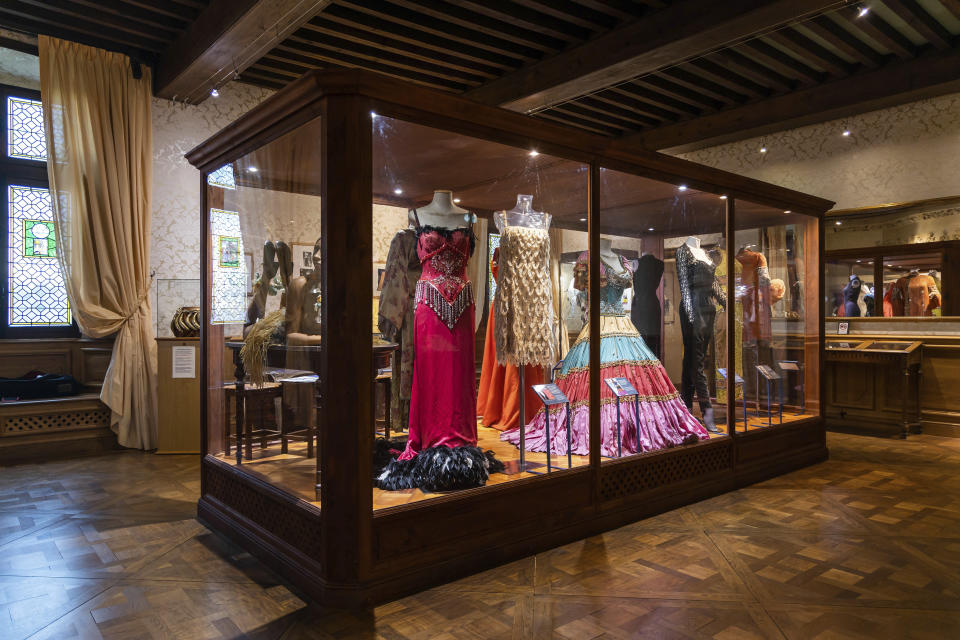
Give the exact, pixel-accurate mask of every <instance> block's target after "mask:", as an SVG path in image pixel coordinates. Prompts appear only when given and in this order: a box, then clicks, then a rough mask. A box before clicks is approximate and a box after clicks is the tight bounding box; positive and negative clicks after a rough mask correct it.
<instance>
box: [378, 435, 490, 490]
mask: <svg viewBox="0 0 960 640" xmlns="http://www.w3.org/2000/svg"><path fill="white" fill-rule="evenodd" d="M380 446H385V445H380ZM374 466H375V468H376V464H375V465H374ZM505 469H506V467H504V465H503V463H502V462H500V461H499V460H497V458H496V456H495V455H494V454H493V451H484V450H483V449H481V448H480V447H444V446H439V447H428V448H426V449H424V450H422V451H420V452H419V453H418V454H417V455H416V456H415V457H413V458H411V459H410V460H397V459H393V460H391V461H390V462H388V463H387V465H386V466H385V467H383V470H382V471H381V472H380V473H379V474H377V475H376V476H375V477H374V479H373V485H374V486H375V487H377V488H379V489H383V490H385V491H398V490H400V489H422V490H424V491H455V490H458V489H473V488H475V487H482V486H483V485H485V484H486V483H487V479H488V478H489V477H490V474H491V473H501V472H503V471H504V470H505Z"/></svg>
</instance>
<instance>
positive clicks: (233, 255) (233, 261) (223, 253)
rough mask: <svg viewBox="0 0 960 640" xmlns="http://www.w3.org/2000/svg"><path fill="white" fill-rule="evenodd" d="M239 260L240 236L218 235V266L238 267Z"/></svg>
mask: <svg viewBox="0 0 960 640" xmlns="http://www.w3.org/2000/svg"><path fill="white" fill-rule="evenodd" d="M240 260H241V256H240V238H232V237H230V236H220V260H219V262H220V266H221V267H230V268H239V267H240Z"/></svg>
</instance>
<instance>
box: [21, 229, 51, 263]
mask: <svg viewBox="0 0 960 640" xmlns="http://www.w3.org/2000/svg"><path fill="white" fill-rule="evenodd" d="M23 257H24V258H56V257H57V232H56V229H55V228H54V225H53V223H52V222H50V221H49V220H24V221H23Z"/></svg>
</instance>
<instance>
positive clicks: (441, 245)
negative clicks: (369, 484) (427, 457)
mask: <svg viewBox="0 0 960 640" xmlns="http://www.w3.org/2000/svg"><path fill="white" fill-rule="evenodd" d="M472 237H473V233H472V231H471V230H470V229H468V228H463V229H455V230H452V231H451V230H448V229H438V228H435V227H421V228H420V230H419V231H418V238H417V255H418V256H419V258H420V264H421V265H423V273H422V275H421V276H420V280H419V281H418V282H417V288H416V298H415V304H416V308H415V310H414V357H413V389H412V390H411V395H410V437H409V439H408V441H407V447H406V449H405V450H404V452H403V453H402V454H401V455H400V458H399V459H400V460H409V459H410V458H413V457H414V456H416V455H417V453H418V452H419V451H421V450H423V449H426V448H427V447H436V446H441V445H443V446H447V447H462V446H470V447H474V446H476V445H477V392H476V386H475V385H476V383H475V378H476V376H475V373H474V364H473V349H474V347H473V340H474V330H473V318H474V304H473V288H472V286H471V284H470V281H469V280H468V279H467V273H466V271H467V260H469V258H470V251H471V245H472Z"/></svg>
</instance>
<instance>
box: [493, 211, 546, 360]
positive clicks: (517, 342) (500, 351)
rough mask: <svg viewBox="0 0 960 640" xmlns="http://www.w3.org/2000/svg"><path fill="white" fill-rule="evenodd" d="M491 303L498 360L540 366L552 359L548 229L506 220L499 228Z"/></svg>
mask: <svg viewBox="0 0 960 640" xmlns="http://www.w3.org/2000/svg"><path fill="white" fill-rule="evenodd" d="M493 308H494V336H495V338H496V344H497V362H500V363H502V364H512V365H540V366H550V365H552V364H553V363H554V362H555V359H556V344H557V341H556V338H555V337H554V335H553V292H552V286H551V283H550V235H549V233H548V231H547V229H534V228H530V227H519V226H510V225H508V226H507V227H506V228H505V229H503V233H502V234H501V236H500V271H499V277H498V278H497V295H496V299H495V300H494V302H493Z"/></svg>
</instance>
